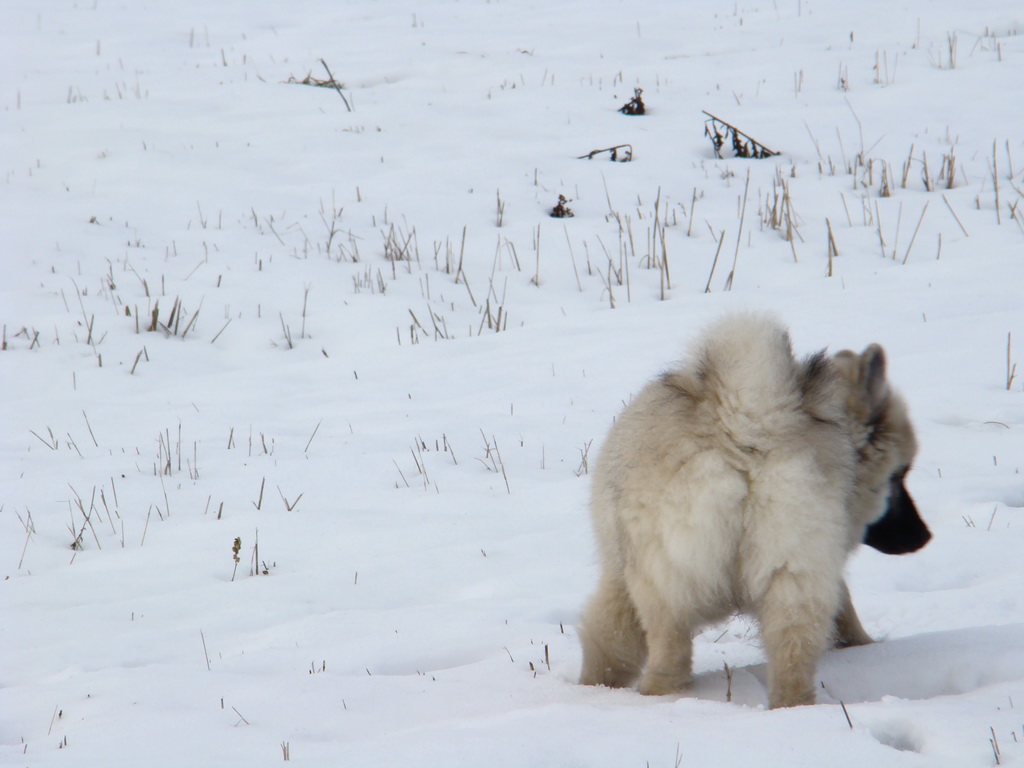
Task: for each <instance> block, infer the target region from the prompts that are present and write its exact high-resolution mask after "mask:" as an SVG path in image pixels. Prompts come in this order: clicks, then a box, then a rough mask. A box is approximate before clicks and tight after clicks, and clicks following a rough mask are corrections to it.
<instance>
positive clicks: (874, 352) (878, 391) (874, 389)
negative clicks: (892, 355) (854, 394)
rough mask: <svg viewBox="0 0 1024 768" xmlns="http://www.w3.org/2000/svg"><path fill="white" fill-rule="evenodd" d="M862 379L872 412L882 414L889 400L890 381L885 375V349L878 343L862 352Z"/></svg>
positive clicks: (874, 414)
mask: <svg viewBox="0 0 1024 768" xmlns="http://www.w3.org/2000/svg"><path fill="white" fill-rule="evenodd" d="M860 381H861V384H862V385H863V386H864V392H865V393H866V394H867V400H868V405H869V407H870V409H871V414H872V415H873V416H877V415H880V414H881V413H882V411H884V410H885V406H886V403H887V402H888V400H889V381H888V379H887V378H886V376H885V350H884V349H882V347H881V346H879V345H878V344H871V345H870V346H868V347H867V348H866V349H865V350H864V352H863V353H861V356H860Z"/></svg>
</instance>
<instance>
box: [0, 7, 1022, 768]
mask: <svg viewBox="0 0 1024 768" xmlns="http://www.w3.org/2000/svg"><path fill="white" fill-rule="evenodd" d="M3 17H4V24H3V25H0V27H2V29H0V50H2V51H3V54H2V56H3V64H4V66H3V67H2V68H0V82H2V89H0V104H2V109H3V120H2V123H0V141H2V155H0V156H2V158H3V168H4V183H3V185H2V187H0V189H2V198H0V206H2V210H3V212H4V213H3V217H2V227H3V243H4V248H3V263H4V265H5V270H4V273H3V280H2V282H0V321H2V323H3V326H4V345H5V349H4V351H3V352H2V353H0V368H2V372H0V376H2V382H3V398H2V405H0V409H2V410H0V424H2V430H0V456H2V461H0V472H2V474H0V571H2V574H3V580H2V582H0V600H2V603H0V610H2V613H3V617H4V618H3V623H2V628H0V658H2V662H0V712H2V717H0V764H3V765H11V766H33V767H39V768H45V767H46V766H59V765H104V766H120V765H124V766H136V765H140V764H142V765H147V766H178V765H183V764H200V765H223V766H227V765H243V764H245V765H252V764H261V765H265V764H269V763H271V762H277V761H283V759H284V757H285V748H287V753H288V755H287V756H288V757H290V760H291V761H292V762H295V763H296V764H300V765H309V766H320V765H323V766H327V765H375V766H385V765H403V766H407V765H490V766H502V765H509V766H522V765H552V766H554V765H558V766H573V765H578V766H583V765H585V766H625V765H636V766H644V765H650V766H673V765H678V766H700V765H709V764H714V765H760V766H769V767H771V766H786V767H787V768H791V767H793V766H819V765H822V764H828V765H831V766H836V767H837V768H838V767H840V766H863V765H874V766H956V767H957V768H963V767H965V766H989V765H994V764H996V762H997V759H998V760H999V761H1000V763H1001V764H1002V765H1024V743H1022V742H1024V714H1022V713H1024V709H1022V707H1024V636H1022V630H1024V589H1022V586H1024V561H1022V560H1021V557H1020V553H1021V552H1022V551H1024V521H1022V519H1021V514H1022V512H1021V510H1022V508H1024V480H1022V476H1021V467H1022V466H1024V440H1022V439H1021V432H1022V431H1024V389H1022V381H1024V370H1022V369H1021V364H1024V310H1022V306H1024V303H1022V301H1021V298H1020V297H1021V294H1022V286H1024V205H1019V203H1021V200H1022V192H1021V190H1022V189H1024V136H1022V134H1021V121H1020V105H1019V98H1017V95H1019V90H1020V82H1021V72H1022V67H1024V15H1022V9H1021V8H1020V6H1019V3H1016V2H1014V1H1013V0H983V1H982V2H977V3H970V4H960V5H959V6H956V7H954V6H953V5H950V4H941V5H936V4H933V3H928V2H925V1H924V0H907V1H906V2H903V3H889V2H880V0H865V2H860V3H835V2H825V1H824V0H782V1H780V2H775V3H771V4H764V3H762V4H756V5H745V4H735V5H723V4H721V3H712V2H707V1H706V0H693V1H691V2H687V3H668V2H656V0H638V1H637V2H631V3H629V4H625V3H622V2H615V1H614V0H595V1H593V2H586V3H584V2H579V1H578V0H576V1H573V0H567V1H566V2H562V3H543V4H542V3H528V2H520V1H516V2H513V1H512V0H506V1H505V2H488V3H483V2H450V1H445V2H435V3H431V4H429V5H424V4H416V3H407V2H402V1H401V0H393V1H391V2H385V3H379V2H369V1H368V0H354V1H353V2H346V3H328V2H324V1H323V0H309V2H304V3H301V4H300V3H294V4H291V3H289V4H286V3H269V2H250V3H245V4H231V3H223V4H212V3H198V2H193V1H192V0H181V1H180V2H176V3H173V4H172V3H161V2H150V3H146V4H143V3H132V4H116V3H108V2H99V1H98V0H97V1H96V2H67V1H66V0H65V1H64V2H44V3H27V2H21V3H9V4H8V5H7V6H6V7H5V9H4V11H3ZM321 60H322V61H323V62H326V64H327V65H328V66H329V67H330V70H331V72H332V73H333V74H334V76H335V77H336V78H337V80H338V81H340V82H341V83H342V84H343V86H344V87H343V91H342V93H343V94H344V95H345V97H346V98H347V99H348V101H349V104H350V106H351V111H349V109H348V108H347V107H346V104H345V102H344V101H343V99H342V98H340V97H339V94H338V93H337V92H336V91H334V90H333V89H330V88H319V87H310V86H305V85H300V84H294V83H289V82H288V80H289V79H290V78H293V79H295V80H302V79H303V78H304V77H306V76H307V75H311V76H312V77H314V78H317V79H320V80H322V79H326V78H327V71H326V69H325V68H324V64H323V63H322V61H321ZM636 87H641V88H643V98H644V100H645V102H646V104H647V106H648V114H646V115H644V116H642V117H628V116H625V115H622V114H620V113H619V112H618V111H617V110H618V108H619V107H620V106H621V105H622V104H624V103H625V102H626V101H628V100H629V99H630V98H631V97H632V95H633V89H634V88H636ZM702 110H706V111H707V112H709V113H711V114H713V115H716V116H718V117H720V118H722V119H723V120H726V121H728V122H730V123H732V124H734V125H736V126H737V127H738V128H740V129H741V130H743V131H744V132H746V133H748V134H750V135H751V136H753V137H754V138H755V139H756V140H758V141H759V142H763V144H764V145H766V146H768V147H769V148H771V149H773V150H777V151H779V152H780V153H781V154H780V155H779V156H777V157H774V158H771V159H763V160H745V159H742V158H731V159H725V160H722V159H717V158H715V156H714V154H713V152H712V149H711V145H710V142H709V141H708V139H707V138H706V137H705V136H704V135H703V132H704V120H705V115H703V114H702ZM624 143H629V144H631V145H632V147H633V151H634V155H633V159H632V162H628V163H612V162H609V161H608V160H607V156H605V155H598V156H597V157H595V158H594V159H591V160H585V159H578V157H579V156H580V155H585V154H587V153H588V152H590V151H591V150H594V149H601V148H605V147H610V146H614V145H618V144H624ZM858 156H860V157H862V158H863V163H860V162H858V160H857V159H856V158H857V157H858ZM945 157H954V158H955V167H956V174H955V177H954V182H953V184H952V186H951V187H950V186H948V184H947V181H948V172H947V173H945V174H942V172H943V170H944V158H945ZM908 158H910V165H909V169H908V171H907V173H906V174H904V164H905V163H907V162H908ZM883 168H884V169H885V173H886V175H887V177H888V182H889V186H890V191H891V194H890V195H889V196H883V195H882V194H881V192H882V185H883V181H882V173H883ZM926 169H927V170H926ZM993 171H994V172H993ZM925 173H927V183H926V181H925V178H924V174H925ZM940 174H941V176H942V177H941V178H940ZM904 175H906V183H905V184H904V183H903V177H904ZM994 180H995V181H997V182H998V187H995V186H994V184H993V182H994ZM783 184H784V185H785V186H784V187H783ZM997 189H998V192H997ZM786 193H788V195H789V200H790V201H791V204H792V219H793V222H794V224H795V225H796V228H797V232H798V234H797V235H796V237H795V239H794V240H793V242H792V243H791V242H789V241H787V240H786V239H785V237H784V235H785V232H786V226H785V217H784V215H783V219H782V221H783V224H782V226H781V227H773V226H772V221H771V208H772V205H773V203H774V204H777V205H781V198H782V197H783V196H784V195H785V194H786ZM559 194H563V195H565V197H566V198H567V199H568V200H569V203H568V205H569V206H570V208H571V209H572V210H573V212H574V214H575V215H574V217H572V218H565V219H554V218H551V217H549V216H548V215H547V213H548V211H549V210H550V209H551V208H552V206H554V204H555V203H556V202H557V200H558V195H559ZM744 198H746V205H745V206H744ZM997 200H998V208H997ZM775 201H777V202H775ZM499 208H501V211H499ZM776 210H777V211H780V210H781V209H779V208H777V209H776ZM499 219H500V224H501V226H498V224H499ZM879 222H881V223H880V225H879ZM829 227H831V230H832V236H833V238H834V241H835V247H836V250H837V251H838V253H837V254H836V255H835V256H834V258H833V259H832V260H831V267H830V260H829V255H828V254H829ZM332 233H333V234H332ZM662 238H663V240H662ZM718 238H723V240H722V241H721V247H720V248H719V245H718V243H719V241H718ZM389 243H390V245H388V244H389ZM388 247H390V248H391V252H392V255H394V254H395V252H396V249H397V252H398V256H399V258H398V259H397V260H396V259H390V260H389V259H388V258H386V250H387V248H388ZM716 251H719V255H718V261H717V264H714V266H713V263H714V258H715V254H716ZM665 253H667V258H668V274H667V275H666V274H665V270H664V269H663V268H662V267H661V266H660V265H661V263H662V260H663V256H664V254H665ZM460 266H461V270H460ZM830 271H831V275H830V274H829V272H830ZM730 272H732V273H733V274H732V280H731V281H729V280H728V278H729V277H730ZM709 275H710V280H709ZM730 282H731V285H729V283H730ZM609 285H610V288H611V292H610V293H609ZM706 286H708V287H709V290H707V291H706V290H705V288H706ZM663 295H664V300H663ZM176 304H177V305H178V306H179V307H180V309H179V310H178V311H177V319H176V321H175V322H174V323H171V322H170V319H171V312H172V308H174V307H175V305H176ZM739 308H766V309H770V310H773V311H776V312H777V313H779V314H780V315H781V316H782V317H783V318H784V319H785V321H786V322H787V323H788V324H789V325H790V326H791V328H792V334H793V338H794V343H795V346H796V347H797V348H798V350H799V351H801V352H807V351H811V350H815V349H818V348H821V347H824V346H828V347H829V348H830V349H842V348H845V347H851V348H856V349H861V348H863V347H864V346H865V345H867V344H868V343H871V342H876V341H877V342H880V343H882V344H883V345H884V346H885V347H886V349H887V352H888V354H889V360H890V372H891V376H892V378H893V380H894V381H895V382H896V384H897V386H898V387H899V388H900V389H901V390H902V391H903V393H904V394H905V395H906V397H907V399H908V400H909V402H910V403H911V406H912V412H913V416H914V420H915V424H916V426H917V429H918V433H919V434H918V436H919V440H920V443H921V451H920V454H919V456H918V460H917V464H916V467H915V469H914V471H913V472H912V474H911V475H910V476H909V478H908V484H909V488H910V491H911V493H912V494H913V495H914V497H915V499H916V501H917V504H918V506H919V508H920V509H921V510H922V513H923V515H924V516H925V517H926V519H927V521H928V524H929V526H930V527H931V528H932V531H933V533H934V534H935V538H934V539H933V541H932V542H931V543H930V544H929V545H928V546H927V547H926V548H925V549H923V550H922V551H921V552H919V553H916V554H913V555H909V556H904V557H887V556H884V555H881V554H879V553H877V552H874V551H869V550H864V551H861V552H859V553H857V554H856V555H855V557H854V558H853V559H852V560H851V562H850V565H849V568H848V574H849V582H850V585H851V590H852V593H853V597H854V602H855V604H856V605H857V607H858V610H859V613H860V615H861V618H862V620H863V622H864V624H865V627H866V628H867V630H868V631H869V632H870V633H871V634H872V635H873V636H875V637H876V638H878V639H879V640H880V642H878V643H876V644H874V645H871V646H869V647H864V648H856V649H850V650H844V651H834V652H830V653H828V654H826V655H825V657H824V658H823V659H822V661H821V664H820V667H819V676H820V679H821V682H822V689H821V692H820V694H819V703H818V705H816V706H814V707H802V708H798V709H793V710H785V711H768V710H767V709H766V704H767V697H766V692H765V686H764V679H765V670H764V656H763V653H762V651H761V649H760V647H759V644H758V640H757V634H756V628H755V627H754V626H753V625H752V624H751V623H750V622H749V621H747V620H746V619H744V618H742V617H737V618H736V619H734V620H732V621H730V622H728V623H726V624H724V625H722V626H719V627H714V628H712V629H709V630H708V631H706V632H705V633H703V634H702V635H701V636H700V637H699V638H698V639H697V643H696V659H695V662H696V671H697V680H696V683H695V685H694V688H693V690H692V691H691V692H689V693H688V694H687V695H685V696H673V697H658V698H645V697H642V696H640V695H639V694H637V693H636V692H634V691H629V690H626V691H613V690H607V689H600V688H584V687H581V686H579V685H577V684H576V676H577V673H578V667H579V662H580V650H579V644H578V640H577V637H576V627H575V625H576V621H577V619H578V615H579V608H580V606H581V604H582V602H583V601H584V600H585V598H586V596H587V595H588V594H589V592H590V590H591V588H592V587H593V584H594V580H595V577H596V565H595V556H594V549H593V542H592V539H591V533H590V530H589V522H588V517H587V510H586V504H587V483H588V474H587V473H588V469H589V466H588V463H589V461H590V460H592V459H593V457H595V456H596V454H597V451H598V450H599V446H600V444H601V441H602V439H603V436H604V434H605V432H606V430H607V428H608V426H609V425H610V424H611V421H612V419H613V418H614V417H615V415H616V413H617V412H618V410H619V409H620V408H621V407H622V404H623V402H625V401H627V400H628V399H629V397H630V396H631V394H633V393H635V392H636V391H637V390H638V389H639V388H640V387H641V386H642V385H643V384H644V382H645V381H646V380H648V379H649V378H651V377H653V376H654V375H656V374H657V373H658V372H659V371H660V370H661V369H663V368H664V367H665V366H667V365H669V364H670V363H671V362H672V361H673V360H675V359H677V358H678V357H679V356H680V355H681V354H682V352H683V350H684V349H685V346H686V344H687V342H688V340H689V339H691V338H692V337H693V335H694V334H695V333H696V332H697V331H698V329H699V328H700V327H701V326H703V325H704V324H705V323H707V322H708V321H710V320H711V319H713V318H715V317H717V316H719V315H720V314H722V313H723V312H726V311H729V310H732V309H739ZM499 311H500V315H499ZM154 313H156V315H157V318H158V320H159V322H160V323H161V324H163V325H164V326H170V327H169V328H166V329H164V328H158V329H157V330H154V331H149V330H148V328H149V327H150V325H151V324H152V318H153V315H154ZM499 317H500V329H501V330H500V332H496V331H495V326H496V325H497V324H498V321H499ZM445 337H447V338H445ZM1008 356H1009V358H1008ZM1014 364H1017V365H1018V371H1017V372H1016V375H1015V377H1014V378H1013V380H1012V382H1011V383H1010V385H1009V386H1008V385H1007V379H1008V378H1009V375H1010V372H1011V371H1009V370H1008V366H1009V367H1010V368H1011V369H1012V366H1013V365H1014ZM236 537H237V538H240V539H241V544H240V547H239V549H238V559H239V562H238V563H236V562H235V560H234V557H233V551H232V546H233V544H234V542H235V540H236ZM76 541H77V542H78V546H77V547H76V548H72V544H73V542H76ZM257 542H258V546H259V554H258V560H257V559H256V553H255V551H254V547H255V545H256V544H257ZM257 566H258V567H257ZM264 570H266V574H265V575H264V574H263V573H262V571H264ZM725 665H728V669H729V670H730V671H731V674H732V681H731V686H730V685H729V684H728V683H727V679H726V666H725ZM727 698H731V701H727ZM847 717H848V718H849V720H847Z"/></svg>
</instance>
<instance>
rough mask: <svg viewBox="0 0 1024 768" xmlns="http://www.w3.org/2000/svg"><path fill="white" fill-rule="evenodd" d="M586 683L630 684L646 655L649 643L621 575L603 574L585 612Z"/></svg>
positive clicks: (582, 633)
mask: <svg viewBox="0 0 1024 768" xmlns="http://www.w3.org/2000/svg"><path fill="white" fill-rule="evenodd" d="M580 642H581V643H582V645H583V671H582V673H581V674H580V682H581V683H582V684H583V685H607V686H609V687H611V688H622V687H625V686H628V685H631V684H632V683H633V681H634V680H636V678H637V676H638V675H639V674H640V670H641V669H642V668H643V666H644V661H645V660H646V658H647V643H646V640H645V639H644V632H643V629H642V628H641V626H640V621H639V619H638V618H637V615H636V609H635V608H634V606H633V601H632V600H631V599H630V597H629V593H628V592H627V590H626V585H625V583H623V581H622V579H621V578H616V577H610V576H604V577H602V579H601V582H600V584H599V585H598V588H597V592H596V593H595V594H594V596H593V597H591V598H590V602H589V603H587V607H586V608H585V609H584V612H583V620H582V622H581V626H580Z"/></svg>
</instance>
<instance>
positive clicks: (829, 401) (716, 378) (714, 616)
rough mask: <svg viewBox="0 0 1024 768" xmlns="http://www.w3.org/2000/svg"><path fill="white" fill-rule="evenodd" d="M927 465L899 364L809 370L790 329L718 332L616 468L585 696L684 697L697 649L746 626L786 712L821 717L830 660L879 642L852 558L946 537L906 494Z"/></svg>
mask: <svg viewBox="0 0 1024 768" xmlns="http://www.w3.org/2000/svg"><path fill="white" fill-rule="evenodd" d="M916 451H917V442H916V440H915V436H914V430H913V428H912V426H911V423H910V420H909V416H908V411H907V406H906V404H905V403H904V401H903V399H902V398H901V397H900V396H899V394H897V393H896V392H895V391H893V390H892V389H891V388H890V386H889V383H888V380H887V378H886V358H885V353H884V351H883V349H882V347H880V346H878V345H877V344H872V345H871V346H869V347H867V348H866V349H865V350H864V351H863V352H861V353H860V354H857V353H855V352H851V351H843V352H839V353H837V354H835V355H833V356H829V355H828V354H827V353H826V352H825V351H824V350H822V351H820V352H817V353H815V354H812V355H810V356H808V357H806V358H804V359H802V360H798V359H796V358H795V357H794V354H793V351H792V345H791V342H790V337H789V334H788V332H787V331H786V329H785V328H784V327H783V326H782V325H781V324H780V322H779V321H778V320H777V319H776V318H775V317H774V316H771V315H767V314H761V313H739V314H735V315H729V316H726V317H724V318H722V319H721V320H719V321H718V322H716V323H715V324H713V325H712V326H711V327H710V328H709V329H708V330H707V331H706V333H705V335H704V336H703V338H702V340H700V341H699V342H698V343H697V344H696V345H695V347H694V349H693V350H692V353H691V355H690V358H689V361H688V363H687V364H685V365H684V366H682V367H680V368H677V369H674V370H669V371H668V372H666V373H664V374H663V375H662V376H661V377H660V378H658V379H656V380H655V381H653V382H651V383H650V384H648V385H647V387H646V388H644V389H643V390H642V391H641V392H640V393H639V394H638V395H637V396H636V397H635V398H634V399H633V401H632V402H631V403H630V404H629V405H628V406H627V407H626V408H625V410H624V411H623V412H622V414H621V415H620V416H619V418H618V419H617V420H616V421H615V423H614V425H613V426H612V428H611V430H610V432H609V434H608V437H607V439H606V441H605V444H604V446H603V448H602V450H601V453H600V456H599V457H598V460H597V464H596V466H595V470H594V476H593V486H592V491H591V513H592V521H593V526H594V530H595V533H596V538H597V544H598V553H599V558H600V566H601V575H600V580H599V584H598V587H597V590H596V592H595V594H594V595H593V596H592V597H591V598H590V600H589V602H588V603H587V605H586V607H585V608H584V611H583V615H582V620H581V625H580V639H581V642H582V646H583V669H582V674H581V677H580V682H581V683H583V684H586V685H606V686H610V687H625V686H630V685H632V684H633V683H634V682H635V681H636V679H637V678H638V677H639V678H640V682H639V691H640V692H641V693H643V694H651V695H662V694H670V693H677V692H680V691H682V690H683V689H684V688H685V687H686V686H687V685H688V684H689V683H690V682H691V680H692V668H693V662H692V655H693V635H694V633H695V632H696V631H698V630H700V629H701V628H702V627H704V626H706V625H708V624H710V623H714V622H717V621H721V620H722V619H724V618H726V617H728V616H729V615H732V614H734V613H736V612H737V611H740V612H744V613H749V614H752V615H753V616H754V617H755V618H756V619H757V622H758V625H759V628H760V633H761V639H762V643H763V646H764V649H765V653H766V656H767V659H768V699H769V705H770V706H771V707H772V708H775V707H789V706H797V705H804V704H813V703H814V700H815V685H814V675H815V669H816V666H817V661H818V658H819V657H820V655H821V654H822V653H823V652H824V651H825V650H826V649H827V648H829V647H830V646H832V645H834V646H838V647H845V646H852V645H863V644H866V643H870V642H872V639H871V637H869V636H868V634H867V633H866V632H865V631H864V628H863V626H862V625H861V622H860V620H859V618H858V617H857V613H856V611H855V610H854V607H853V604H852V602H851V600H850V592H849V590H848V588H847V586H846V583H845V581H844V579H843V569H844V566H845V563H846V560H847V558H848V557H849V555H850V553H851V552H852V551H853V550H854V549H856V547H857V546H858V545H860V544H861V543H866V544H868V545H870V546H872V547H874V548H876V549H878V550H880V551H882V552H885V553H889V554H903V553H907V552H913V551H915V550H917V549H920V548H921V547H923V546H924V545H925V544H926V543H927V542H928V540H929V539H930V538H931V533H930V532H929V530H928V528H927V526H926V525H925V523H924V521H923V520H922V519H921V517H920V515H919V513H918V511H917V509H916V507H915V506H914V502H913V500H912V499H911V497H910V495H909V494H908V493H907V490H906V487H905V486H904V478H905V476H906V474H907V472H908V471H909V469H910V467H911V464H912V462H913V459H914V455H915V453H916Z"/></svg>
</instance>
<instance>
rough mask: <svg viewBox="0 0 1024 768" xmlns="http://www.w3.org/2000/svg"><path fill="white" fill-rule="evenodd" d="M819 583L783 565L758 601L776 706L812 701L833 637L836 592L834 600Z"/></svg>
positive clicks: (770, 688)
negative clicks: (817, 675) (819, 665)
mask: <svg viewBox="0 0 1024 768" xmlns="http://www.w3.org/2000/svg"><path fill="white" fill-rule="evenodd" d="M816 581H817V580H815V579H813V578H812V577H811V576H810V575H809V574H801V575H796V574H794V573H793V572H792V571H790V570H788V569H786V568H783V569H780V570H779V571H776V573H775V575H774V576H773V578H772V580H771V584H770V585H769V587H768V590H767V592H766V593H765V594H764V595H763V596H762V598H761V599H760V600H759V601H758V605H757V608H756V610H757V618H758V621H759V623H760V625H761V638H762V640H763V642H764V648H765V652H766V654H767V656H768V703H769V705H770V706H771V707H772V708H773V709H774V708H776V707H795V706H800V705H802V704H813V703H814V694H815V686H814V677H815V669H816V667H817V663H818V659H819V657H820V656H821V654H822V652H824V651H825V649H826V648H827V647H828V644H829V641H830V640H831V638H832V633H833V617H834V616H835V614H836V600H835V596H832V597H831V599H830V596H829V595H827V594H824V592H825V591H827V590H823V589H822V587H821V585H820V584H818V583H816Z"/></svg>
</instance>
